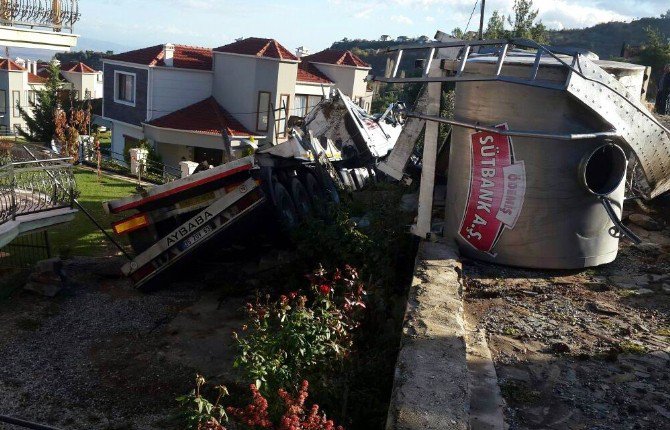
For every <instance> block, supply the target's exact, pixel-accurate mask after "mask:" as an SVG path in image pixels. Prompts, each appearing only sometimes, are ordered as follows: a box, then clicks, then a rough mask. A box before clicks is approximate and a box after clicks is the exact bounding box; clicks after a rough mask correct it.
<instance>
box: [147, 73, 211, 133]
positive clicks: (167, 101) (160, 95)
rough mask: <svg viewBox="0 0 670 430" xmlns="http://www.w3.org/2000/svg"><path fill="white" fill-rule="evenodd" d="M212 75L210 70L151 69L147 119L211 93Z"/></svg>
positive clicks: (171, 110) (191, 102)
mask: <svg viewBox="0 0 670 430" xmlns="http://www.w3.org/2000/svg"><path fill="white" fill-rule="evenodd" d="M213 79H214V75H213V73H211V72H203V71H194V70H184V69H169V68H154V69H152V70H151V78H150V85H151V90H150V94H151V101H150V103H149V116H148V119H149V120H151V119H155V118H159V117H161V116H165V115H167V114H169V113H171V112H174V111H176V110H179V109H182V108H184V107H186V106H189V105H192V104H193V103H197V102H199V101H201V100H204V99H206V98H208V97H210V96H211V95H212V84H213Z"/></svg>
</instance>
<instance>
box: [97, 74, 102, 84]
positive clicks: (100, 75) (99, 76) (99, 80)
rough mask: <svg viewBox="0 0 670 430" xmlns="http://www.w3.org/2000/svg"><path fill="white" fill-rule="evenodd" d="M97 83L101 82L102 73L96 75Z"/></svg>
mask: <svg viewBox="0 0 670 430" xmlns="http://www.w3.org/2000/svg"><path fill="white" fill-rule="evenodd" d="M98 82H102V73H98Z"/></svg>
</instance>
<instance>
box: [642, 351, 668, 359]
mask: <svg viewBox="0 0 670 430" xmlns="http://www.w3.org/2000/svg"><path fill="white" fill-rule="evenodd" d="M647 355H648V356H651V357H654V358H657V359H659V360H662V361H670V355H668V353H667V352H665V351H652V352H650V353H649V354H647Z"/></svg>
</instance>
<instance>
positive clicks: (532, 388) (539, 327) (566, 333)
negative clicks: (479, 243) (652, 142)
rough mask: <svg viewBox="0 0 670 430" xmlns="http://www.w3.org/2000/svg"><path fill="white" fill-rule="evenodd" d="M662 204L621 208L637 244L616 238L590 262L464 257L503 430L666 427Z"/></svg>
mask: <svg viewBox="0 0 670 430" xmlns="http://www.w3.org/2000/svg"><path fill="white" fill-rule="evenodd" d="M668 208H669V207H668V206H662V207H657V208H655V209H656V210H653V209H652V210H650V211H648V213H646V214H645V213H638V214H636V215H633V214H628V215H629V221H628V223H629V225H631V226H632V229H633V230H634V231H636V232H637V233H638V234H640V236H642V238H643V240H644V241H645V242H646V243H645V244H643V245H641V246H631V245H629V244H628V243H624V242H622V243H621V245H620V253H619V256H618V258H617V260H616V261H615V262H613V263H611V264H608V265H604V266H600V267H597V268H591V269H587V270H582V271H569V272H568V271H551V272H547V271H538V270H521V269H512V268H506V267H500V266H493V265H488V264H483V263H478V262H474V261H466V262H465V263H464V275H465V278H466V281H467V283H466V313H467V317H468V318H469V320H470V321H472V322H473V323H474V324H476V325H477V326H478V327H483V328H485V329H486V331H487V334H488V342H489V347H490V348H491V352H492V355H493V360H494V363H495V366H496V370H497V373H498V378H499V381H498V382H499V385H500V387H501V391H502V393H503V396H504V398H505V400H506V402H507V409H506V420H507V422H508V424H509V426H510V429H512V430H514V429H668V428H670V372H669V370H670V355H669V354H670V229H668V228H667V225H668V224H667V223H668V221H670V219H667V217H670V210H668ZM641 215H643V216H641ZM646 216H651V221H652V222H651V224H650V221H649V218H646ZM664 218H665V219H664ZM633 219H635V220H636V221H637V223H638V224H642V225H645V226H646V227H647V228H648V229H645V228H642V227H640V226H639V225H635V224H634V223H633V222H632V220H633Z"/></svg>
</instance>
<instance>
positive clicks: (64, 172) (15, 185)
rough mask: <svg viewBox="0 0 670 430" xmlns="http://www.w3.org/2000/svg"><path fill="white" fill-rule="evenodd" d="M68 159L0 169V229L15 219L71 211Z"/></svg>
mask: <svg viewBox="0 0 670 430" xmlns="http://www.w3.org/2000/svg"><path fill="white" fill-rule="evenodd" d="M69 161H70V159H69V158H51V159H44V160H30V161H18V162H10V163H7V164H5V165H3V166H0V225H2V224H4V223H6V222H7V221H10V220H15V219H16V217H18V216H22V215H29V214H34V213H38V212H44V211H49V210H53V209H60V208H64V207H72V206H73V205H74V199H75V198H76V197H77V188H76V183H75V179H74V173H73V170H72V164H70V163H69Z"/></svg>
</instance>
